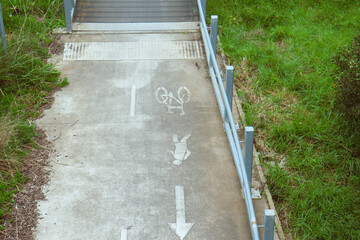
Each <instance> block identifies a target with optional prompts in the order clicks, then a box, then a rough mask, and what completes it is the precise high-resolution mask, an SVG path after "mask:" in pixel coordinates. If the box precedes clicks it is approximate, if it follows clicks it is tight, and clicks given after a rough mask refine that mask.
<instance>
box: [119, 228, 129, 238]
mask: <svg viewBox="0 0 360 240" xmlns="http://www.w3.org/2000/svg"><path fill="white" fill-rule="evenodd" d="M127 234H128V230H127V228H124V229H121V240H127Z"/></svg>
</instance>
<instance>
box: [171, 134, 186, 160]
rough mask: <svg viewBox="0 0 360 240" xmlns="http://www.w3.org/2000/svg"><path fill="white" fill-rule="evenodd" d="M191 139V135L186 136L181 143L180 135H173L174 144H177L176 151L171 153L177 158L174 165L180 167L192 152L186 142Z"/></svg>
mask: <svg viewBox="0 0 360 240" xmlns="http://www.w3.org/2000/svg"><path fill="white" fill-rule="evenodd" d="M190 137H191V134H188V135H186V136H184V137H183V138H182V139H181V140H180V142H179V138H178V135H176V134H173V142H174V144H175V151H169V152H170V153H171V154H172V155H173V156H174V158H175V160H174V161H173V164H174V165H180V164H181V163H182V162H183V161H184V160H186V159H187V158H188V157H189V156H190V154H191V152H190V150H189V149H188V147H187V143H186V141H187V140H188V139H189V138H190Z"/></svg>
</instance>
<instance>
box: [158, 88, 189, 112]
mask: <svg viewBox="0 0 360 240" xmlns="http://www.w3.org/2000/svg"><path fill="white" fill-rule="evenodd" d="M155 96H156V100H157V101H158V102H159V103H160V104H164V105H166V106H167V108H168V112H169V113H174V112H173V110H174V109H179V110H180V116H182V115H185V111H184V103H187V102H189V101H190V91H189V89H187V87H180V88H179V89H178V91H177V96H175V95H174V94H173V92H171V91H170V92H168V90H167V89H166V88H164V87H159V88H158V89H156V92H155Z"/></svg>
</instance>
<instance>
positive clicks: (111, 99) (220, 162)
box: [35, 33, 267, 240]
mask: <svg viewBox="0 0 360 240" xmlns="http://www.w3.org/2000/svg"><path fill="white" fill-rule="evenodd" d="M61 41H62V42H63V43H64V47H65V49H64V54H62V55H59V56H55V57H54V58H53V59H52V61H54V62H55V61H58V63H57V64H58V68H59V70H60V71H61V72H62V74H63V77H67V78H68V80H69V85H68V86H67V87H65V88H63V89H62V91H59V92H57V93H56V94H55V102H54V104H53V106H52V108H51V109H49V110H46V111H45V113H44V116H43V117H42V118H41V119H39V120H38V121H37V125H38V126H39V127H41V128H42V129H44V130H45V132H46V134H47V136H48V138H49V140H50V141H52V142H53V143H54V149H55V153H54V154H53V156H52V174H51V181H50V183H49V185H48V186H47V187H46V188H45V189H44V191H45V192H46V196H47V200H46V201H43V202H40V203H39V210H40V213H41V219H40V220H39V223H38V228H37V230H36V232H35V239H38V240H66V239H73V240H75V239H76V240H80V239H87V240H89V239H94V240H95V239H117V240H127V239H128V240H152V239H153V240H176V239H186V240H211V239H214V240H215V239H216V240H219V239H226V240H231V239H251V234H250V229H249V223H248V217H247V213H246V207H245V203H244V200H243V198H242V193H241V187H240V183H239V180H238V176H237V173H236V169H235V166H234V163H233V159H232V156H231V153H230V149H229V145H228V143H227V138H226V135H225V132H224V129H223V124H222V120H221V116H220V113H219V109H218V106H217V103H216V98H215V94H214V92H213V89H212V85H211V81H210V78H209V76H208V67H207V63H206V58H205V56H204V51H203V46H202V43H201V39H200V34H199V33H184V34H179V33H177V34H175V33H173V34H169V33H167V34H107V35H102V34H89V35H86V34H78V35H77V34H72V35H70V36H69V35H63V36H62V39H61ZM255 207H256V211H257V214H258V215H257V216H258V218H259V219H258V223H259V224H261V223H262V218H263V212H264V209H265V208H267V206H266V204H265V203H264V200H260V201H257V202H255Z"/></svg>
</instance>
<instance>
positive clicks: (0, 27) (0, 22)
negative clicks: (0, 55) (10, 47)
mask: <svg viewBox="0 0 360 240" xmlns="http://www.w3.org/2000/svg"><path fill="white" fill-rule="evenodd" d="M0 37H1V45H2V49H3V51H4V54H5V55H6V54H7V46H6V37H5V27H4V19H3V14H2V8H1V3H0Z"/></svg>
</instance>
